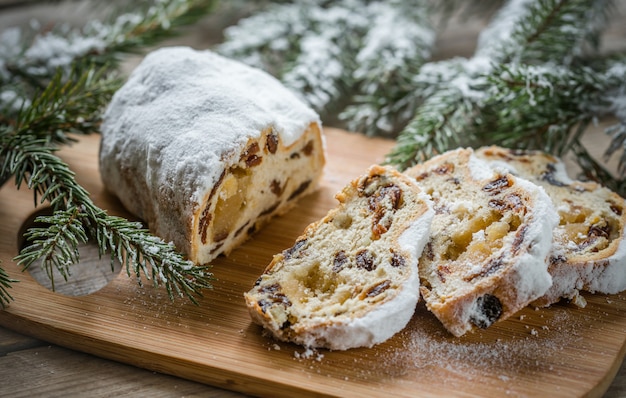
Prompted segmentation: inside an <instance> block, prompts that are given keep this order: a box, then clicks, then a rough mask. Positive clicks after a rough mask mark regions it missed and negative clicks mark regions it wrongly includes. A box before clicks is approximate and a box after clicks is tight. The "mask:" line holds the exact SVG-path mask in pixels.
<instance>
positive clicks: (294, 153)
mask: <svg viewBox="0 0 626 398" xmlns="http://www.w3.org/2000/svg"><path fill="white" fill-rule="evenodd" d="M289 159H300V154H299V153H298V152H293V153H292V154H291V155H289Z"/></svg>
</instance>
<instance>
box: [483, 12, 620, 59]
mask: <svg viewBox="0 0 626 398" xmlns="http://www.w3.org/2000/svg"><path fill="white" fill-rule="evenodd" d="M611 7H612V1H610V0H596V1H591V2H590V1H588V0H549V1H529V0H512V1H510V2H509V3H508V4H506V5H505V6H504V7H503V8H502V9H501V10H500V11H499V13H498V14H497V15H495V16H494V20H493V22H492V23H491V24H490V25H489V26H488V27H487V28H485V29H484V30H483V31H482V32H481V36H480V38H479V43H478V48H477V50H476V55H478V56H489V57H491V58H492V59H493V60H494V61H497V62H501V63H511V62H515V63H530V64H540V63H555V64H561V63H562V64H569V63H571V62H572V61H573V60H574V59H575V58H576V57H578V56H580V55H581V54H582V52H583V49H584V47H585V44H591V45H592V47H596V46H597V42H598V36H599V34H600V32H601V28H602V27H604V26H606V22H607V19H608V12H609V9H610V8H611Z"/></svg>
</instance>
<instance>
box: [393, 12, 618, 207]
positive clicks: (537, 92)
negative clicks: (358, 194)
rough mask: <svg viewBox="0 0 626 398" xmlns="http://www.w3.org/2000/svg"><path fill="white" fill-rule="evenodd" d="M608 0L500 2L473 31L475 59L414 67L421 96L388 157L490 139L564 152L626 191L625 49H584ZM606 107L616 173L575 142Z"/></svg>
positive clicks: (602, 22)
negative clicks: (612, 52)
mask: <svg viewBox="0 0 626 398" xmlns="http://www.w3.org/2000/svg"><path fill="white" fill-rule="evenodd" d="M611 7H612V2H611V1H607V0H598V1H595V2H588V1H582V0H572V1H568V0H551V1H545V2H540V1H531V2H528V1H518V0H512V1H510V2H508V3H507V4H506V5H505V6H504V7H503V8H502V9H501V10H500V12H499V13H498V14H497V15H496V16H495V17H494V22H492V23H491V24H490V25H489V26H488V27H487V28H486V29H484V30H483V31H482V32H481V36H480V38H479V43H478V47H477V50H476V53H475V55H474V57H473V58H471V59H469V60H467V61H465V62H463V61H454V60H453V61H448V62H442V63H427V64H426V65H424V66H423V67H422V69H421V70H420V72H419V73H418V75H417V76H416V79H415V82H416V83H417V84H416V90H418V91H420V92H421V95H422V97H423V98H424V102H423V104H422V105H421V106H420V107H418V108H417V111H416V114H415V117H414V119H413V120H412V121H411V122H410V123H409V124H408V125H407V127H406V128H405V129H404V130H403V131H402V132H401V133H400V135H399V138H398V142H397V145H396V146H395V148H394V149H393V150H392V151H391V153H390V154H389V156H388V159H387V160H388V163H391V164H394V165H396V166H398V167H399V168H402V169H404V168H407V167H410V166H411V165H413V164H415V163H418V162H421V161H423V160H425V159H427V158H428V157H430V156H433V155H435V154H437V153H441V152H443V151H446V150H448V149H452V148H453V147H455V146H460V145H463V146H480V145H485V144H492V143H497V144H499V145H503V146H508V147H514V148H534V149H542V150H545V151H548V152H550V153H553V154H556V155H560V156H563V155H565V154H566V153H568V152H572V153H574V154H575V155H576V158H577V160H578V163H579V165H580V166H581V168H582V169H583V174H584V175H585V176H586V177H587V178H593V179H595V180H597V181H600V182H602V183H605V184H607V185H609V186H611V187H614V188H616V190H617V192H618V193H620V194H622V195H624V194H626V191H625V190H624V189H626V184H625V183H624V178H623V174H624V171H626V147H625V146H624V144H625V143H626V133H624V131H625V129H624V128H623V126H624V125H626V122H625V120H626V111H624V109H626V106H624V105H623V104H625V103H626V101H624V98H625V97H624V94H623V93H624V92H625V91H626V89H625V88H624V87H625V86H624V81H625V78H626V76H625V73H626V64H625V62H624V59H623V57H621V58H620V57H612V59H607V60H605V61H603V62H598V61H597V60H596V61H595V62H588V61H587V58H586V57H587V54H586V53H585V51H586V50H589V48H588V47H590V48H591V50H594V46H597V44H598V37H599V35H600V33H601V32H602V29H603V28H604V27H605V26H606V22H607V15H608V10H609V9H611ZM451 65H452V66H454V65H456V66H457V68H452V67H451ZM433 70H439V74H438V75H437V74H434V73H433ZM428 86H430V87H431V88H427V87H428ZM433 87H434V88H433ZM620 93H621V94H620ZM610 113H613V114H615V115H616V116H618V119H619V123H618V124H617V125H615V126H613V127H612V128H610V129H609V130H607V133H608V134H610V135H612V138H613V139H612V143H611V145H610V147H609V148H608V150H607V151H606V154H605V158H608V157H609V156H611V155H612V154H613V153H614V152H616V151H617V150H618V149H619V148H621V149H622V151H623V152H624V153H623V154H622V156H621V157H620V169H619V173H620V176H621V177H622V178H616V177H614V176H612V175H611V173H609V172H608V171H607V170H606V169H605V168H604V167H602V166H601V165H600V164H599V163H598V162H597V161H596V160H595V159H593V157H591V156H590V155H589V153H588V151H587V150H586V149H585V148H584V145H582V141H581V140H582V137H583V135H584V134H585V132H586V130H587V128H588V126H589V125H590V124H591V122H592V121H593V120H594V119H595V118H597V117H601V116H604V115H606V114H610Z"/></svg>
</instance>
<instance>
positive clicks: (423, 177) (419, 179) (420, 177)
mask: <svg viewBox="0 0 626 398" xmlns="http://www.w3.org/2000/svg"><path fill="white" fill-rule="evenodd" d="M428 176H429V173H427V172H424V173H422V174H420V175H418V176H417V177H415V181H422V180H425V179H427V178H428Z"/></svg>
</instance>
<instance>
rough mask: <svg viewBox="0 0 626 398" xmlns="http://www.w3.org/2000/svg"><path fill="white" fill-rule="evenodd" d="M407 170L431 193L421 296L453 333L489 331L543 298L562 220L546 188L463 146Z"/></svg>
mask: <svg viewBox="0 0 626 398" xmlns="http://www.w3.org/2000/svg"><path fill="white" fill-rule="evenodd" d="M405 173H406V174H407V175H408V176H410V177H411V178H413V179H415V180H416V181H417V182H418V184H419V185H420V186H421V187H422V188H423V189H424V191H426V193H428V194H429V195H431V196H432V200H433V206H434V210H435V217H434V219H433V222H432V227H431V235H430V239H429V241H428V243H427V244H426V247H425V249H424V252H423V254H422V256H421V258H420V261H419V274H420V278H421V293H422V297H423V298H424V300H425V302H426V306H427V308H428V309H429V310H430V311H431V312H432V313H433V314H435V316H436V317H437V318H439V320H440V321H441V322H442V324H443V325H444V326H445V328H446V329H447V330H448V331H450V332H451V333H452V334H454V335H455V336H461V335H463V334H465V333H466V332H468V331H470V330H473V329H475V328H487V327H489V326H491V325H492V324H493V323H495V322H496V321H500V320H504V319H506V318H508V317H510V316H511V315H513V314H515V313H516V312H517V311H518V310H520V309H522V308H523V307H525V306H526V305H528V304H529V303H530V302H531V301H533V300H535V299H537V298H539V297H541V296H542V295H543V294H545V292H546V291H547V290H548V288H549V287H550V285H551V280H552V278H551V277H550V274H549V273H548V270H547V263H546V256H547V254H548V251H549V249H550V246H551V241H552V229H553V228H554V226H555V225H556V222H557V216H556V211H555V209H554V207H553V205H552V202H551V200H550V198H549V197H548V196H547V195H546V193H545V192H544V191H543V189H542V188H540V187H538V186H536V185H534V184H532V183H530V182H528V181H526V180H523V179H520V178H517V177H515V176H513V175H512V174H510V173H506V172H501V171H497V170H494V169H493V168H491V167H490V166H489V165H488V164H487V163H486V162H485V161H483V160H480V159H478V158H477V157H476V156H475V155H474V152H473V150H472V149H464V148H460V149H457V150H453V151H449V152H446V153H444V154H441V155H439V156H436V157H434V158H432V159H430V160H429V161H427V162H425V163H423V164H419V165H416V166H414V167H412V168H410V169H408V170H407V171H406V172H405Z"/></svg>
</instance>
